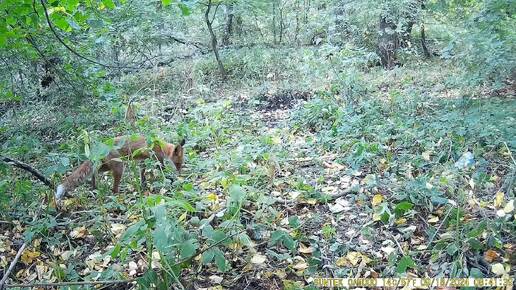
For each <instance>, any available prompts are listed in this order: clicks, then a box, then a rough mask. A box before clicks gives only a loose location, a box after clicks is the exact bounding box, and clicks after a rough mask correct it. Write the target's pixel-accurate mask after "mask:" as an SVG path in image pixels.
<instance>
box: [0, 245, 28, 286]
mask: <svg viewBox="0 0 516 290" xmlns="http://www.w3.org/2000/svg"><path fill="white" fill-rule="evenodd" d="M26 247H27V242H24V243H23V244H22V245H21V247H20V248H19V249H18V253H16V256H15V257H14V260H12V262H11V265H9V268H7V271H5V273H4V277H2V280H0V290H2V289H4V286H5V287H6V288H9V286H8V285H5V281H7V278H9V274H10V273H11V271H12V270H13V269H14V266H16V263H17V262H18V259H19V258H20V257H21V255H22V253H23V250H25V248H26Z"/></svg>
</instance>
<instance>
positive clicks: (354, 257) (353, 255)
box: [346, 252, 362, 266]
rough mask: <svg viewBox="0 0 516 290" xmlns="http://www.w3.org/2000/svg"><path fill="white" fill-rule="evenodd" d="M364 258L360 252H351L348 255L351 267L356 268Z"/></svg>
mask: <svg viewBox="0 0 516 290" xmlns="http://www.w3.org/2000/svg"><path fill="white" fill-rule="evenodd" d="M361 258H362V254H361V253H359V252H349V253H348V254H347V255H346V259H348V261H349V262H350V263H351V265H353V266H356V265H357V264H358V262H359V261H360V259H361Z"/></svg>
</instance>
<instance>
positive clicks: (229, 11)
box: [222, 4, 234, 46]
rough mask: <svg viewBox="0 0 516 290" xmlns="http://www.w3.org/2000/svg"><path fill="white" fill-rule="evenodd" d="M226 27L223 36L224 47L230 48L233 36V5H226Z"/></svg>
mask: <svg viewBox="0 0 516 290" xmlns="http://www.w3.org/2000/svg"><path fill="white" fill-rule="evenodd" d="M226 15H227V20H226V25H225V26H224V35H223V36H222V45H223V46H228V45H230V44H231V36H232V35H233V18H234V13H233V4H228V5H226Z"/></svg>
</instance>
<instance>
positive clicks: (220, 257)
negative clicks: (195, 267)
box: [214, 248, 229, 272]
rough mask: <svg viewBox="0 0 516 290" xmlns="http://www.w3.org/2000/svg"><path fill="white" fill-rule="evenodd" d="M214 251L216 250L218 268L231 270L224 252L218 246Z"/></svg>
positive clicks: (222, 270) (224, 270)
mask: <svg viewBox="0 0 516 290" xmlns="http://www.w3.org/2000/svg"><path fill="white" fill-rule="evenodd" d="M214 252H215V256H214V258H215V265H217V268H218V269H219V271H221V272H226V271H227V270H229V264H228V262H227V260H226V258H225V257H224V253H223V252H222V251H221V250H220V249H218V248H216V249H215V250H214Z"/></svg>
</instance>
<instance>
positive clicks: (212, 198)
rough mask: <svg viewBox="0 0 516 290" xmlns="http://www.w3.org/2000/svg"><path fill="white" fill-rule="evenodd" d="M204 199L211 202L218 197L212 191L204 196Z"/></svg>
mask: <svg viewBox="0 0 516 290" xmlns="http://www.w3.org/2000/svg"><path fill="white" fill-rule="evenodd" d="M206 199H207V200H208V201H211V202H216V201H217V200H218V199H219V197H218V196H217V195H216V194H215V193H213V192H212V193H210V194H208V195H207V196H206Z"/></svg>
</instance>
